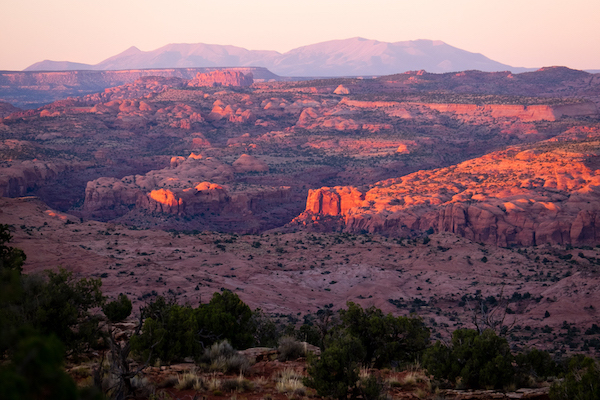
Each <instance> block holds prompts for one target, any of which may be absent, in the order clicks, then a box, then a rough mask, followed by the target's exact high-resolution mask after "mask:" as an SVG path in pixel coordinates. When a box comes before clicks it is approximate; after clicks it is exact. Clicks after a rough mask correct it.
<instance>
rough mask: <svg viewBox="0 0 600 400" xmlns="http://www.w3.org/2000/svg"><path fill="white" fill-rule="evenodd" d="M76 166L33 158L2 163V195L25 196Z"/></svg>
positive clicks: (0, 191) (0, 184)
mask: <svg viewBox="0 0 600 400" xmlns="http://www.w3.org/2000/svg"><path fill="white" fill-rule="evenodd" d="M75 168H77V167H76V166H74V165H72V164H70V163H67V162H44V161H37V160H32V161H9V162H3V163H0V196H1V197H20V196H25V195H26V194H27V193H28V192H29V191H31V190H33V189H34V188H36V187H37V186H39V185H41V184H43V183H44V182H46V181H50V180H52V179H55V178H57V177H58V176H59V175H60V174H61V173H63V172H66V171H71V170H73V169H75ZM79 168H81V166H80V167H79Z"/></svg>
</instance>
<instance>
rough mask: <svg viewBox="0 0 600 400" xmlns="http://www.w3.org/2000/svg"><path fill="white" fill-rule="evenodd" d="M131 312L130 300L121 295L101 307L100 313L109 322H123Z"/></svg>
mask: <svg viewBox="0 0 600 400" xmlns="http://www.w3.org/2000/svg"><path fill="white" fill-rule="evenodd" d="M131 310H132V306H131V300H129V298H128V297H127V296H126V295H124V294H123V293H121V294H119V297H118V298H117V300H115V301H111V302H108V303H106V304H105V305H104V306H103V307H102V312H104V315H106V318H108V320H109V321H110V322H119V321H123V320H124V319H125V318H127V317H129V315H131Z"/></svg>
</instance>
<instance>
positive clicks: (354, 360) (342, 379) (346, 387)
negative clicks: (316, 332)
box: [304, 335, 381, 400]
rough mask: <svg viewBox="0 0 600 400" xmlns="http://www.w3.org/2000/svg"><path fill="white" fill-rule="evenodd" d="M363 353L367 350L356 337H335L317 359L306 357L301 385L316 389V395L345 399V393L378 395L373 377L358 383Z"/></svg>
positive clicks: (367, 395) (355, 395)
mask: <svg viewBox="0 0 600 400" xmlns="http://www.w3.org/2000/svg"><path fill="white" fill-rule="evenodd" d="M365 355H366V351H365V349H364V347H363V345H362V343H361V341H360V340H358V339H357V338H355V337H352V336H350V335H345V336H342V337H340V338H338V339H335V340H333V341H332V342H331V343H329V344H328V346H327V348H326V350H325V351H324V352H323V353H322V354H321V357H320V358H316V357H315V356H313V355H310V356H309V364H308V375H309V376H308V378H305V380H304V384H305V385H306V386H308V387H311V388H313V389H316V391H317V394H318V395H319V396H327V397H333V398H336V399H339V400H346V399H347V398H348V396H349V397H350V398H351V399H357V398H359V397H362V398H364V399H375V398H378V397H379V395H380V392H381V390H380V389H381V388H380V386H378V385H376V384H374V382H375V383H377V382H376V380H375V381H373V380H372V379H370V380H365V381H364V382H362V383H361V382H360V365H361V363H362V361H363V360H364V358H365ZM378 387H379V393H377V388H378Z"/></svg>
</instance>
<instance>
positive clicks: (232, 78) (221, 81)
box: [188, 70, 254, 87]
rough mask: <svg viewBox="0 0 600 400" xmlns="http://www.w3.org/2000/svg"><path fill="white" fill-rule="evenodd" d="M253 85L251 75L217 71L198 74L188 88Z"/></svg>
mask: <svg viewBox="0 0 600 400" xmlns="http://www.w3.org/2000/svg"><path fill="white" fill-rule="evenodd" d="M252 83H254V77H253V76H252V73H248V74H243V73H242V72H240V71H231V70H217V71H213V72H198V74H197V75H196V77H195V78H193V79H191V80H190V81H189V82H188V86H190V87H202V86H242V87H247V86H250V85H252Z"/></svg>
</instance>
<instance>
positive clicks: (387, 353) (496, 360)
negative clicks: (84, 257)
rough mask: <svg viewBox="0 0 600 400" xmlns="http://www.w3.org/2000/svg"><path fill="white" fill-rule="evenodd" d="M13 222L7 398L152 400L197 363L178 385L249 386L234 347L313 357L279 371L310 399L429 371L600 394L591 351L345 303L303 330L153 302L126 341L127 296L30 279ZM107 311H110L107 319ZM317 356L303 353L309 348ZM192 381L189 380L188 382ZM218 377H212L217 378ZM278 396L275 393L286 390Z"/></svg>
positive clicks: (4, 274) (215, 308) (565, 395)
mask: <svg viewBox="0 0 600 400" xmlns="http://www.w3.org/2000/svg"><path fill="white" fill-rule="evenodd" d="M10 239H11V235H10V231H9V227H8V226H6V225H2V226H0V352H1V354H2V357H3V362H2V364H1V366H0V393H2V394H3V398H7V399H28V398H31V399H40V398H48V399H50V398H51V399H87V398H90V399H93V398H98V399H100V398H104V397H109V398H116V399H122V398H131V397H139V398H148V397H150V396H153V394H152V393H153V392H152V391H151V390H148V389H147V388H148V386H149V384H148V382H147V381H144V379H145V378H144V373H145V372H144V371H146V370H147V368H148V367H149V366H152V365H164V364H171V363H177V362H182V361H193V362H194V364H195V365H196V370H195V372H188V373H187V374H188V375H189V376H187V375H186V374H183V375H180V376H179V378H178V380H177V382H172V384H171V386H175V387H176V388H178V389H181V390H184V389H186V388H187V389H190V390H195V391H208V392H209V393H212V394H213V395H219V394H220V393H222V392H223V391H232V390H233V391H239V390H248V389H249V388H250V387H251V386H252V383H250V382H249V381H247V380H245V379H244V378H243V374H247V373H248V372H249V371H250V370H251V365H250V361H249V359H248V358H247V357H246V356H244V355H242V354H240V353H238V352H237V351H236V349H245V348H248V347H251V346H267V347H278V352H277V354H278V357H279V359H280V360H282V361H285V360H292V359H296V358H298V357H306V356H308V368H307V372H308V373H307V375H306V376H305V375H304V374H301V373H298V372H294V371H288V373H287V375H286V376H283V375H285V374H283V372H282V373H281V375H280V376H278V378H277V379H278V380H277V385H278V386H277V387H278V388H279V389H280V390H281V392H285V393H292V394H293V393H296V394H295V395H297V396H304V395H307V393H309V392H308V391H307V390H308V389H306V388H307V387H308V388H310V390H312V391H313V392H311V393H313V394H316V395H318V396H322V397H331V398H337V399H347V398H352V399H357V398H362V399H379V398H383V397H385V393H386V390H389V389H390V388H393V387H394V386H397V385H406V384H407V383H406V382H405V383H401V382H399V381H397V380H393V379H391V378H389V377H388V378H387V379H386V378H385V372H384V371H386V370H388V371H389V370H390V369H391V370H405V369H407V368H413V369H414V365H415V363H416V364H417V365H419V364H420V365H422V367H423V368H424V369H423V370H421V372H420V374H421V375H419V377H418V378H417V377H416V375H410V376H411V378H410V379H408V378H406V380H407V381H409V380H411V379H412V380H414V381H415V382H417V381H419V382H424V381H427V382H429V386H428V387H427V391H428V392H429V393H432V394H433V393H435V391H436V389H440V388H442V389H443V388H459V389H460V388H468V389H476V388H483V389H492V388H493V389H497V390H503V391H509V390H513V389H515V388H518V387H532V386H540V385H544V384H546V383H545V382H549V381H553V383H552V386H551V389H550V397H551V398H552V399H575V398H577V399H597V398H598V396H599V395H600V388H599V384H598V382H599V378H600V368H599V364H598V361H597V360H594V359H592V358H589V357H586V356H584V355H576V356H574V357H571V358H563V359H555V358H553V356H552V355H551V354H550V353H548V352H545V351H540V350H537V349H530V350H528V351H525V352H521V353H517V354H514V353H513V352H512V351H511V348H510V346H509V343H508V341H507V339H506V338H505V336H504V335H505V334H506V331H505V330H504V329H502V327H498V326H496V328H498V329H495V330H494V329H491V328H490V327H489V326H485V324H479V325H478V328H479V329H458V330H456V331H454V333H453V334H452V339H451V341H450V342H449V343H444V342H442V341H437V342H436V343H435V344H433V345H432V344H431V342H430V331H429V328H428V327H427V326H426V325H425V323H424V321H423V320H422V319H420V318H419V317H417V316H408V317H394V316H392V315H391V314H388V315H385V314H384V313H383V312H382V311H381V310H379V309H378V308H375V307H370V308H367V309H363V308H362V307H361V306H359V305H357V304H355V303H352V302H349V303H347V308H346V309H342V310H339V312H334V311H333V310H331V308H325V309H323V310H321V311H320V312H319V313H317V315H314V316H312V317H311V318H306V319H305V322H304V324H302V325H301V326H297V325H295V324H289V325H287V326H286V325H283V324H279V325H277V324H276V323H274V322H273V321H272V320H271V319H270V318H267V317H266V316H265V315H264V314H263V313H262V312H261V311H260V310H254V311H252V310H251V309H250V308H249V307H248V306H247V305H246V304H245V303H244V302H243V301H241V299H240V298H239V297H238V296H237V295H236V294H234V293H232V292H230V291H227V290H224V291H222V292H221V293H218V292H217V293H215V294H214V295H213V297H212V299H211V300H210V302H209V303H207V304H200V305H199V306H198V307H195V308H194V307H192V306H190V305H186V304H179V303H178V302H177V299H176V298H174V297H171V298H165V297H162V296H158V297H156V298H155V299H154V300H153V301H152V302H150V303H148V304H146V306H144V307H143V308H142V309H141V310H140V315H139V319H138V320H137V322H136V323H135V326H134V327H133V328H132V329H131V330H130V331H129V332H128V333H127V334H126V335H119V331H118V329H116V325H117V324H118V323H119V321H122V320H124V319H126V318H128V317H130V315H131V312H132V306H131V302H130V301H129V299H128V298H127V296H125V295H120V296H119V297H118V298H117V299H115V300H113V301H108V299H106V298H105V297H104V296H103V295H102V292H101V289H100V288H101V281H100V280H99V279H81V280H76V279H74V278H73V276H72V274H71V273H70V272H68V271H66V270H63V269H59V270H58V271H57V272H52V271H47V272H46V273H45V275H44V276H37V275H25V274H23V273H22V265H23V262H24V261H25V258H26V256H25V254H24V253H23V252H22V251H21V250H19V249H16V248H13V247H10V246H8V243H9V241H10ZM100 310H101V311H102V312H100ZM300 340H305V341H306V342H308V343H310V344H312V345H313V346H315V347H313V348H315V349H316V348H317V347H318V348H320V350H321V352H320V355H319V356H317V355H315V354H313V353H311V354H307V349H308V347H307V345H303V344H301V343H300ZM94 351H95V352H97V353H98V354H101V357H100V359H99V360H98V359H96V361H94V363H95V364H94V367H93V369H92V371H89V379H88V380H87V381H85V384H83V385H82V384H80V385H79V386H78V385H77V384H76V383H75V381H74V380H73V378H72V376H70V375H69V374H67V373H66V372H65V370H64V365H65V361H66V360H67V359H68V360H69V362H71V363H77V362H78V360H80V361H81V360H84V359H87V357H88V355H89V354H90V352H94ZM202 371H205V372H217V371H220V372H222V373H235V374H239V376H240V378H239V379H237V381H235V382H234V380H232V381H231V382H228V383H226V382H225V381H219V382H216V381H213V382H212V383H211V381H209V380H202V379H201V378H200V377H199V373H200V372H202ZM72 374H73V373H72ZM186 376H187V377H186ZM215 379H216V378H215ZM279 389H278V390H279Z"/></svg>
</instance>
